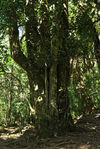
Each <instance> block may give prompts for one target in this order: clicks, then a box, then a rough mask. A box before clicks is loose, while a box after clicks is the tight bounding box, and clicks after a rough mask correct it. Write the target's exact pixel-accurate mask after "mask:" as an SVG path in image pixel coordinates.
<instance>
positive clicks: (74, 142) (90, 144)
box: [0, 113, 100, 149]
mask: <svg viewBox="0 0 100 149" xmlns="http://www.w3.org/2000/svg"><path fill="white" fill-rule="evenodd" d="M78 124H79V127H78V128H77V129H76V128H75V130H73V132H65V134H64V135H63V136H59V137H54V138H47V139H41V140H40V139H38V138H35V137H34V129H32V128H31V129H30V128H29V127H28V126H26V127H24V128H23V129H22V128H19V127H17V128H15V127H9V128H4V129H3V130H2V129H0V149H100V113H98V114H94V115H90V116H87V117H86V118H85V119H82V120H79V122H78Z"/></svg>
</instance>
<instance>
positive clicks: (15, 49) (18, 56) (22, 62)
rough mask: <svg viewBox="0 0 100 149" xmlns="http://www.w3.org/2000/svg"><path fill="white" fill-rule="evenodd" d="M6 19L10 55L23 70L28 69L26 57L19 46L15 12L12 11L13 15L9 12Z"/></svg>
mask: <svg viewBox="0 0 100 149" xmlns="http://www.w3.org/2000/svg"><path fill="white" fill-rule="evenodd" d="M8 20H9V23H10V26H9V43H10V50H11V56H12V58H13V59H14V61H15V62H16V63H17V64H18V65H19V66H21V67H22V68H23V69H24V70H26V71H28V66H29V64H28V59H27V58H26V56H25V55H24V54H23V52H22V51H21V47H20V42H19V31H18V26H17V17H16V13H14V14H13V15H11V14H9V17H8Z"/></svg>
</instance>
